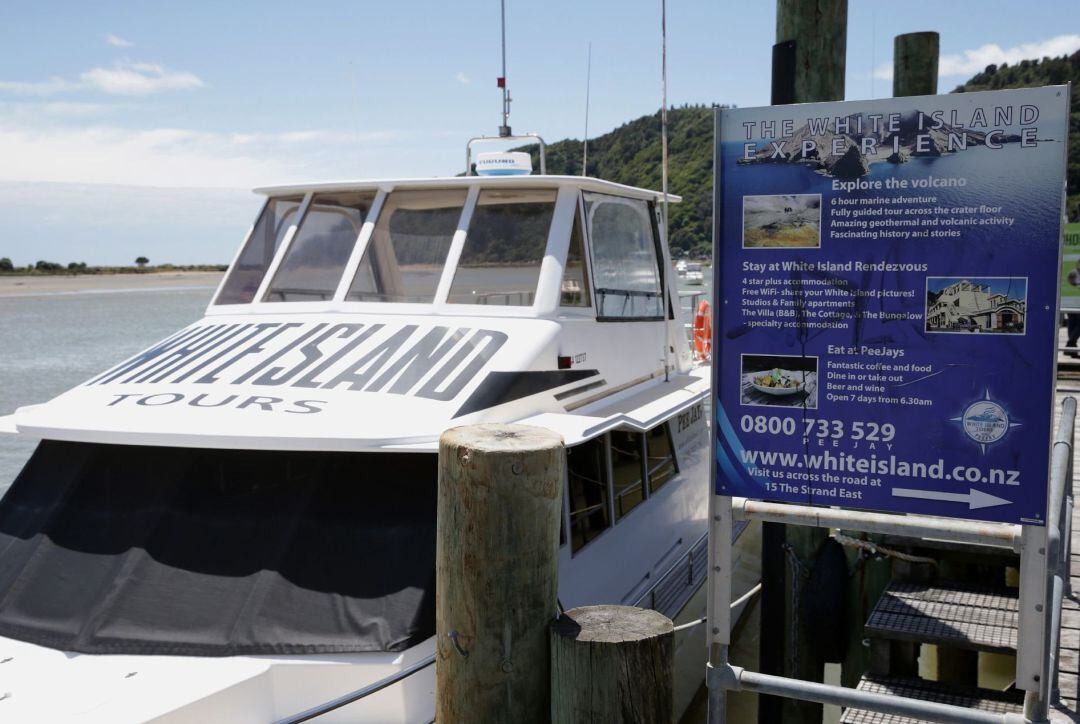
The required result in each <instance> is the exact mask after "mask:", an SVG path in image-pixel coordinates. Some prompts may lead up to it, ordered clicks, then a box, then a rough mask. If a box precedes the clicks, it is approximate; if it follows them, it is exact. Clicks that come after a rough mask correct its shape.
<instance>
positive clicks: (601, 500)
mask: <svg viewBox="0 0 1080 724" xmlns="http://www.w3.org/2000/svg"><path fill="white" fill-rule="evenodd" d="M566 477H567V480H568V482H569V485H570V550H571V552H576V551H578V550H579V549H580V548H582V547H583V546H584V545H585V544H586V543H588V542H589V541H591V540H592V539H594V538H596V536H598V535H600V534H601V533H603V532H604V531H605V530H607V529H608V528H610V527H611V517H610V511H609V508H608V483H607V480H608V476H607V461H606V460H605V459H604V438H603V437H598V438H596V439H593V440H590V441H588V442H585V443H582V444H581V445H576V446H575V447H571V448H567V449H566Z"/></svg>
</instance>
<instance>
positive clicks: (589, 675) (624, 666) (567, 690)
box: [551, 606, 675, 724]
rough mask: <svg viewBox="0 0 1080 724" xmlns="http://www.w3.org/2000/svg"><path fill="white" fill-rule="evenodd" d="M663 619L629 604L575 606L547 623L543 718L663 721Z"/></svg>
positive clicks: (670, 660)
mask: <svg viewBox="0 0 1080 724" xmlns="http://www.w3.org/2000/svg"><path fill="white" fill-rule="evenodd" d="M674 646H675V634H674V627H673V626H672V623H671V619H669V618H668V617H667V616H664V615H663V614H661V613H657V612H656V611H649V610H646V609H642V608H634V607H633V606H582V607H581V608H574V609H571V610H569V611H567V612H566V613H564V614H563V615H562V616H560V617H559V619H558V620H557V621H555V622H554V623H552V624H551V722H552V724H579V723H581V722H597V723H599V722H604V724H608V723H609V722H610V723H612V724H615V723H617V722H624V723H626V724H631V723H633V724H661V723H662V724H670V722H671V720H672V715H673V712H672V706H673V701H674V699H673V691H674V652H675V649H674Z"/></svg>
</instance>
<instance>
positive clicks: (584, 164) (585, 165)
mask: <svg viewBox="0 0 1080 724" xmlns="http://www.w3.org/2000/svg"><path fill="white" fill-rule="evenodd" d="M587 58H588V60H586V61H585V142H584V144H582V151H581V175H582V176H588V175H589V88H590V86H591V85H592V41H591V40H590V41H589V54H588V56H587Z"/></svg>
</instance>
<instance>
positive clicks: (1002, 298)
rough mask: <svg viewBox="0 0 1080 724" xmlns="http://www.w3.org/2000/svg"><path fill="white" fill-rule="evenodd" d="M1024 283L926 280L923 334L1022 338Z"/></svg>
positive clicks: (1017, 280)
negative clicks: (1003, 335)
mask: <svg viewBox="0 0 1080 724" xmlns="http://www.w3.org/2000/svg"><path fill="white" fill-rule="evenodd" d="M1026 311H1027V279H1023V278H1016V277H996V278H979V277H927V278H926V331H927V332H983V333H993V334H1023V333H1024V315H1025V312H1026Z"/></svg>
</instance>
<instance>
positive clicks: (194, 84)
mask: <svg viewBox="0 0 1080 724" xmlns="http://www.w3.org/2000/svg"><path fill="white" fill-rule="evenodd" d="M79 77H80V78H81V79H82V81H83V82H84V83H86V84H87V85H90V86H93V87H96V88H97V89H99V90H102V91H104V92H106V93H111V94H113V95H125V96H137V95H147V94H150V93H160V92H161V91H166V90H189V89H192V88H201V87H202V86H203V82H202V79H200V78H199V77H198V76H197V75H195V74H194V73H188V72H185V71H180V72H177V71H171V70H167V69H166V68H163V67H162V66H160V65H155V64H153V63H130V62H127V61H122V62H119V63H117V64H116V65H114V66H113V67H112V68H91V69H90V70H88V71H86V72H85V73H83V74H82V75H80V76H79Z"/></svg>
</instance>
